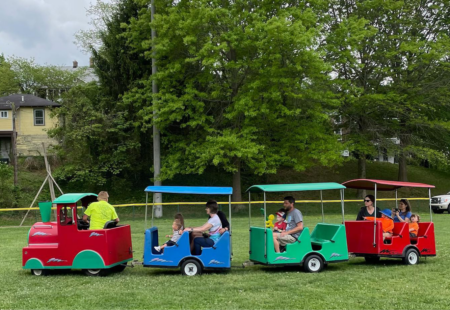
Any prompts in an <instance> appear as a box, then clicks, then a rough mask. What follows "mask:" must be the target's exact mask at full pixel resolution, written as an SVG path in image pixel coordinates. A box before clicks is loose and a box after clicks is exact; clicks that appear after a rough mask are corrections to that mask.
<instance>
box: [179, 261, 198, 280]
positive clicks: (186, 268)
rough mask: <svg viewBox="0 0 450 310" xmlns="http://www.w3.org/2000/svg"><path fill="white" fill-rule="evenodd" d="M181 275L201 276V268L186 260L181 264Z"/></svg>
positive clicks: (195, 263)
mask: <svg viewBox="0 0 450 310" xmlns="http://www.w3.org/2000/svg"><path fill="white" fill-rule="evenodd" d="M181 273H182V274H183V275H185V276H196V275H200V274H202V266H200V264H199V263H198V262H197V261H196V260H194V259H188V260H186V261H185V262H184V263H183V264H181Z"/></svg>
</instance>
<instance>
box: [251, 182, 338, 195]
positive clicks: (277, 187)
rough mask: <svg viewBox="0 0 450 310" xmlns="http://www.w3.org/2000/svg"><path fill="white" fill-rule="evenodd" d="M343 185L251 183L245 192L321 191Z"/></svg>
mask: <svg viewBox="0 0 450 310" xmlns="http://www.w3.org/2000/svg"><path fill="white" fill-rule="evenodd" d="M344 188H345V186H343V185H342V184H339V183H334V182H327V183H299V184H271V185H253V186H250V187H249V188H248V189H247V191H246V192H251V193H262V192H300V191H322V190H330V189H344Z"/></svg>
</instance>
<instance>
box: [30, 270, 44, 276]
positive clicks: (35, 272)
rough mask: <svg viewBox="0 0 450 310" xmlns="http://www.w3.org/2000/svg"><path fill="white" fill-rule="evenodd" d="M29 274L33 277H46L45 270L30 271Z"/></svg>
mask: <svg viewBox="0 0 450 310" xmlns="http://www.w3.org/2000/svg"><path fill="white" fill-rule="evenodd" d="M31 274H32V275H34V276H46V275H48V270H47V269H31Z"/></svg>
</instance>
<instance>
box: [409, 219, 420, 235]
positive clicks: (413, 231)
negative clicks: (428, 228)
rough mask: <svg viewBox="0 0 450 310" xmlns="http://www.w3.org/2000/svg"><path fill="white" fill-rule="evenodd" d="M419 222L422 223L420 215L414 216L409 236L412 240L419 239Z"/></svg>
mask: <svg viewBox="0 0 450 310" xmlns="http://www.w3.org/2000/svg"><path fill="white" fill-rule="evenodd" d="M419 222H420V216H419V214H412V215H411V223H409V236H410V237H411V238H417V235H418V234H419Z"/></svg>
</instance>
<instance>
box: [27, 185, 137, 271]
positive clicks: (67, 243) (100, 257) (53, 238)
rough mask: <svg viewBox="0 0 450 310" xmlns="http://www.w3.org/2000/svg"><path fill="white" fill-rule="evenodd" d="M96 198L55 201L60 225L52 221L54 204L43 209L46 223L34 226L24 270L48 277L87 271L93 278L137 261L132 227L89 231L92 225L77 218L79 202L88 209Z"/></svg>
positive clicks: (67, 197)
mask: <svg viewBox="0 0 450 310" xmlns="http://www.w3.org/2000/svg"><path fill="white" fill-rule="evenodd" d="M96 198H97V195H95V194H65V195H62V196H60V197H58V198H57V199H56V200H55V201H53V204H56V206H57V221H56V222H49V219H50V212H51V204H48V206H47V207H46V208H41V215H42V222H38V223H35V224H34V225H33V226H32V227H31V229H30V231H29V233H28V246H26V247H24V248H23V250H22V264H23V268H24V269H30V270H31V272H32V274H34V275H45V274H46V273H47V272H48V270H51V269H83V270H84V272H85V273H86V274H87V275H92V276H96V275H105V274H106V273H107V272H108V271H111V270H115V271H122V270H123V269H125V267H126V264H127V262H129V261H131V260H133V249H132V243H131V230H130V226H129V225H121V226H117V227H113V228H110V229H99V230H87V229H88V228H89V226H88V225H86V223H84V222H82V221H81V220H80V219H78V218H77V203H78V202H79V201H80V202H81V205H82V206H84V207H88V205H89V203H91V202H93V201H96Z"/></svg>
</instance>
